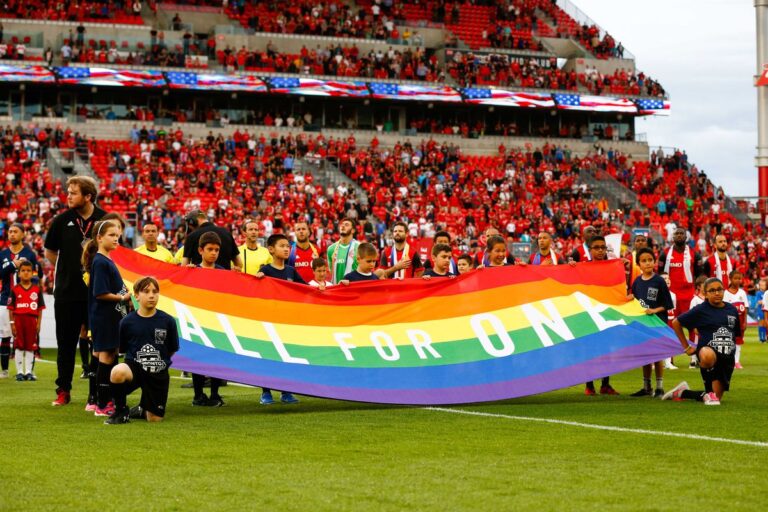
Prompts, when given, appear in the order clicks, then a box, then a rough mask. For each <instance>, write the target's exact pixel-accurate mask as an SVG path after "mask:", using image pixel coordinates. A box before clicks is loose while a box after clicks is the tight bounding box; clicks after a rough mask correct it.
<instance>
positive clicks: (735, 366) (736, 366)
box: [733, 363, 744, 370]
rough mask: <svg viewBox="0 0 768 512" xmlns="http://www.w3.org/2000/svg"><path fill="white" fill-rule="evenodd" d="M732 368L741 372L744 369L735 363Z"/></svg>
mask: <svg viewBox="0 0 768 512" xmlns="http://www.w3.org/2000/svg"><path fill="white" fill-rule="evenodd" d="M733 367H734V368H736V369H737V370H743V369H744V367H743V366H741V363H736V364H735V365H733Z"/></svg>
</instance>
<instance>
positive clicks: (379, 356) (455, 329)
mask: <svg viewBox="0 0 768 512" xmlns="http://www.w3.org/2000/svg"><path fill="white" fill-rule="evenodd" d="M112 254H113V258H114V261H115V263H116V264H117V266H118V268H119V269H120V273H121V274H122V276H123V278H124V279H125V281H126V282H127V284H129V285H130V286H132V284H133V283H134V282H135V281H136V280H137V279H138V278H140V277H142V276H147V275H151V276H154V277H155V278H157V279H158V281H159V283H160V293H161V300H160V304H159V308H160V309H162V310H163V311H165V312H167V313H168V314H170V315H172V316H173V317H175V318H176V321H177V323H178V329H179V337H180V342H181V349H180V350H179V352H178V353H177V354H176V355H175V356H174V358H173V366H174V367H175V368H177V369H182V370H187V371H191V372H195V373H201V374H204V375H209V376H213V377H220V378H223V379H227V380H231V381H234V382H241V383H245V384H252V385H257V386H265V387H269V388H272V389H279V390H284V391H292V392H295V393H301V394H306V395H314V396H320V397H327V398H335V399H341V400H356V401H362V402H379V403H392V404H457V403H469V402H484V401H492V400H501V399H506V398H514V397H520V396H525V395H531V394H536V393H542V392H545V391H551V390H554V389H559V388H563V387H567V386H572V385H575V384H579V383H582V382H585V381H588V380H592V379H596V378H600V377H603V376H605V375H610V374H613V373H617V372H621V371H625V370H629V369H632V368H637V367H639V366H642V365H643V364H646V363H651V362H654V361H659V360H661V359H663V358H665V357H669V356H672V355H674V354H678V353H679V352H680V345H679V343H678V342H677V340H676V338H675V337H674V333H673V332H672V330H671V329H670V328H669V327H667V326H666V325H665V324H664V323H663V322H662V321H661V320H659V319H658V317H656V316H655V315H651V316H649V315H646V314H644V310H643V308H642V307H641V306H640V304H639V303H638V302H637V301H634V300H630V301H628V300H627V298H626V287H625V284H624V268H623V266H622V263H621V262H620V261H609V262H604V263H603V262H601V263H583V264H579V265H577V266H575V267H571V266H568V265H563V266H558V267H539V266H527V267H504V268H494V269H492V268H487V269H483V270H479V271H475V272H472V273H470V274H467V275H464V276H461V277H458V278H455V279H432V280H423V279H412V280H405V281H394V280H390V281H383V282H379V283H376V282H373V283H355V284H352V285H350V286H336V287H333V288H330V289H328V290H326V291H323V292H321V291H319V290H315V289H312V288H310V287H308V286H304V285H299V284H295V283H289V282H285V281H278V280H273V279H269V278H265V279H261V280H259V279H256V278H255V277H253V276H249V275H244V274H239V273H236V272H230V271H223V270H207V269H197V268H188V267H187V268H183V267H177V266H174V265H170V264H166V263H162V262H159V261H155V260H152V259H150V258H148V257H145V256H143V255H140V254H137V253H135V252H132V251H129V250H127V249H118V250H116V251H114V252H113V253H112Z"/></svg>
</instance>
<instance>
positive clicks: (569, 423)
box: [423, 407, 768, 448]
mask: <svg viewBox="0 0 768 512" xmlns="http://www.w3.org/2000/svg"><path fill="white" fill-rule="evenodd" d="M423 409H424V410H427V411H436V412H447V413H451V414H464V415H467V416H481V417H485V418H497V419H505V420H515V421H532V422H538V423H549V424H552V425H565V426H568V427H580V428H591V429H594V430H608V431H611V432H627V433H630V434H643V435H650V436H663V437H679V438H683V439H693V440H696V441H711V442H716V443H729V444H738V445H744V446H757V447H760V448H768V442H763V441H746V440H743V439H730V438H727V437H711V436H702V435H698V434H685V433H681V432H666V431H664V430H646V429H642V428H626V427H614V426H611V425H596V424H594V423H581V422H578V421H566V420H557V419H553V418H535V417H532V416H513V415H511V414H497V413H491V412H480V411H467V410H465V409H449V408H446V407H424V408H423Z"/></svg>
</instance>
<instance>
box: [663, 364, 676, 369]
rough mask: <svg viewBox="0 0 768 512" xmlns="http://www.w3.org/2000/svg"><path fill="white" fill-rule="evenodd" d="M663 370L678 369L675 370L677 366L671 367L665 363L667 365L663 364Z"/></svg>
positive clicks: (671, 365)
mask: <svg viewBox="0 0 768 512" xmlns="http://www.w3.org/2000/svg"><path fill="white" fill-rule="evenodd" d="M664 368H665V369H666V370H677V369H678V368H677V366H675V365H673V364H670V363H667V364H665V365H664Z"/></svg>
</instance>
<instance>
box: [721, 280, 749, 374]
mask: <svg viewBox="0 0 768 512" xmlns="http://www.w3.org/2000/svg"><path fill="white" fill-rule="evenodd" d="M743 282H744V275H743V274H742V273H741V272H739V271H738V270H732V271H731V272H730V273H729V274H728V285H727V288H726V290H725V293H724V294H723V300H724V301H725V302H727V303H728V304H733V306H734V307H735V308H736V311H738V312H739V324H740V325H741V335H740V336H737V337H736V352H735V356H734V360H735V364H734V366H735V368H736V369H737V370H741V369H742V368H744V367H743V366H741V346H742V345H743V344H744V333H745V332H746V330H747V304H749V299H747V292H745V291H744V290H743V289H742V287H741V283H743Z"/></svg>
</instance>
